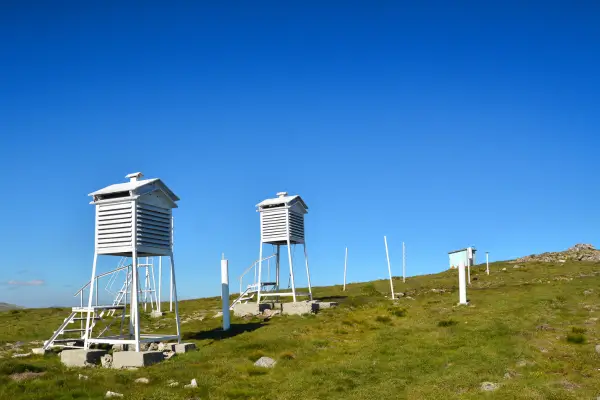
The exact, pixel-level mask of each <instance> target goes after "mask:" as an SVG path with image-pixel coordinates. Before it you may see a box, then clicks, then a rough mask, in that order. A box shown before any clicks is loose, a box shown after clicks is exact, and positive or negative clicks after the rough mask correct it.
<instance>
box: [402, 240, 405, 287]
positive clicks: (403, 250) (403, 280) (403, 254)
mask: <svg viewBox="0 0 600 400" xmlns="http://www.w3.org/2000/svg"><path fill="white" fill-rule="evenodd" d="M402 282H404V283H406V246H405V245H404V242H402Z"/></svg>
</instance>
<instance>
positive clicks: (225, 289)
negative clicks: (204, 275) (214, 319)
mask: <svg viewBox="0 0 600 400" xmlns="http://www.w3.org/2000/svg"><path fill="white" fill-rule="evenodd" d="M221 302H222V303H223V330H224V331H227V330H229V327H230V322H229V266H228V261H227V260H226V259H225V255H223V259H222V260H221Z"/></svg>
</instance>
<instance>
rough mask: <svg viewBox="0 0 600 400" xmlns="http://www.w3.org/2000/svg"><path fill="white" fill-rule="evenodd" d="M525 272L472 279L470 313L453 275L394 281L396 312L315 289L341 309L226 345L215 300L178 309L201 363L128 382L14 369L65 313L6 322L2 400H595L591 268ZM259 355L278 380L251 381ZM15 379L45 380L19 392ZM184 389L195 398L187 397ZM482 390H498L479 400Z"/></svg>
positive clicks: (365, 291) (287, 320) (381, 293)
mask: <svg viewBox="0 0 600 400" xmlns="http://www.w3.org/2000/svg"><path fill="white" fill-rule="evenodd" d="M522 265H523V267H522V268H513V264H509V263H495V264H491V270H492V274H491V275H490V276H487V275H486V274H485V269H484V268H482V267H477V268H474V270H473V274H472V277H473V283H472V285H471V287H470V288H469V292H468V297H469V300H470V301H471V305H470V306H468V307H465V306H456V303H457V301H458V293H457V283H458V282H457V276H456V274H457V273H456V271H446V272H443V273H440V274H435V275H426V276H419V277H415V278H410V279H408V280H407V282H406V284H403V283H402V281H401V280H399V279H396V281H395V287H396V291H397V292H404V293H406V294H407V296H405V297H403V298H400V299H398V300H396V301H391V300H389V299H388V298H387V296H389V282H387V281H376V282H370V283H357V284H350V285H349V286H348V290H347V291H346V292H343V291H342V289H341V287H340V286H333V287H323V288H316V289H315V290H314V292H315V297H316V298H321V299H324V300H329V299H332V300H334V301H339V302H340V306H339V307H338V308H336V309H331V310H326V311H323V312H321V313H319V314H318V315H313V316H305V317H284V316H277V317H274V318H272V319H270V320H267V321H263V320H261V319H258V318H254V319H238V318H233V319H232V331H231V332H229V333H227V334H223V333H222V332H221V331H220V330H219V325H220V323H221V320H220V318H213V315H214V314H215V312H216V311H217V310H218V308H219V299H216V298H211V299H200V300H193V301H185V302H182V303H181V312H182V315H183V320H184V321H185V323H184V324H183V325H182V328H183V332H184V336H185V340H186V341H191V342H194V343H196V345H197V346H198V351H196V352H192V353H188V354H185V355H179V356H176V357H174V358H172V359H171V360H169V361H166V362H164V363H161V364H158V365H155V366H152V367H149V368H146V369H140V370H135V371H114V370H106V369H101V368H92V369H83V370H81V369H79V370H77V369H75V370H74V369H67V368H64V367H63V366H62V365H61V363H60V361H59V358H58V357H57V356H56V355H54V354H51V355H46V356H31V357H28V358H22V359H21V358H20V359H14V358H11V355H12V354H14V353H15V352H17V353H23V352H27V351H28V349H29V348H30V347H39V345H36V344H35V343H34V344H31V343H30V342H32V341H34V342H35V341H40V340H45V339H47V338H48V337H49V336H50V334H51V333H52V331H53V330H54V329H56V328H57V327H58V325H59V323H60V322H61V321H62V319H63V318H65V317H66V316H67V314H68V310H61V309H38V310H12V311H7V312H2V313H0V350H2V353H0V354H1V355H2V356H3V358H1V359H0V398H1V399H100V398H103V397H104V394H105V393H106V391H107V390H111V391H114V392H118V393H122V394H124V396H125V397H124V398H126V399H294V400H298V399H302V400H308V399H377V400H382V399H482V398H485V399H488V398H489V399H595V398H596V397H597V396H599V395H600V355H598V354H597V353H596V351H595V346H596V344H597V343H600V336H599V335H600V330H599V323H598V318H600V304H599V300H600V276H599V274H600V264H591V263H564V264H543V263H528V264H522ZM504 268H506V270H503V269H504ZM168 317H169V316H168V315H167V316H166V317H165V318H164V319H163V320H159V321H155V320H150V319H148V318H145V319H144V321H145V323H146V325H147V328H146V331H153V330H164V329H165V328H167V327H168V326H170V324H171V322H170V320H171V319H170V318H168ZM16 341H22V342H23V343H22V344H21V347H20V348H19V349H18V350H15V349H13V348H12V345H14V344H15V342H16ZM8 344H10V345H11V346H9V345H8ZM263 355H265V356H269V357H272V358H274V359H276V360H277V361H278V363H277V365H276V367H275V368H273V369H259V368H257V367H254V366H253V362H254V361H256V360H257V359H258V358H259V357H261V356H263ZM24 371H30V372H36V373H41V374H40V375H32V376H31V377H30V379H25V380H20V381H18V380H15V378H17V377H21V378H23V377H26V375H23V374H20V375H19V374H18V373H22V372H24ZM79 374H84V375H86V376H88V377H89V379H87V380H80V379H78V375H79ZM30 375H31V374H30ZM140 377H146V378H148V379H149V380H150V383H149V384H140V383H135V382H134V381H135V379H137V378H140ZM193 378H195V379H196V380H197V382H198V386H199V387H198V388H196V389H185V388H183V385H184V384H187V383H189V381H190V380H191V379H193ZM171 380H174V381H177V382H180V385H179V386H178V387H170V386H169V382H170V381H171ZM483 382H492V383H495V384H498V385H499V387H498V389H497V390H495V391H492V392H483V391H482V390H481V384H482V383H483Z"/></svg>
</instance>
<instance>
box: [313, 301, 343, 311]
mask: <svg viewBox="0 0 600 400" xmlns="http://www.w3.org/2000/svg"><path fill="white" fill-rule="evenodd" d="M317 305H318V306H319V310H325V309H327V308H333V307H337V306H338V303H336V302H334V301H319V302H317Z"/></svg>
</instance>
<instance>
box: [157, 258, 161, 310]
mask: <svg viewBox="0 0 600 400" xmlns="http://www.w3.org/2000/svg"><path fill="white" fill-rule="evenodd" d="M161 302H162V257H160V256H159V257H158V307H157V310H158V312H159V313H160V312H161V306H160V303H161Z"/></svg>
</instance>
